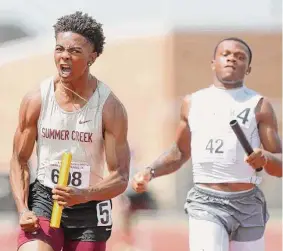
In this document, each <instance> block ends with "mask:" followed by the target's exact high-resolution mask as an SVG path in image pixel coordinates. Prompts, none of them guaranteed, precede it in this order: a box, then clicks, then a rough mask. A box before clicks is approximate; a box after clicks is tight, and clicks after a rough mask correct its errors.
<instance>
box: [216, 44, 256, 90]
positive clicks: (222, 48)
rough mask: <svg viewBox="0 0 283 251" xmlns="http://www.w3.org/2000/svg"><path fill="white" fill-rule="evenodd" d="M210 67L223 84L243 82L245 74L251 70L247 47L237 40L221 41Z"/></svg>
mask: <svg viewBox="0 0 283 251" xmlns="http://www.w3.org/2000/svg"><path fill="white" fill-rule="evenodd" d="M212 69H213V71H214V72H215V74H216V77H217V79H218V80H219V81H220V82H221V83H223V84H237V83H240V82H243V80H244V78H245V75H246V74H248V73H249V72H250V70H251V68H250V66H249V53H248V50H247V48H246V47H245V45H243V44H242V43H240V42H237V41H233V40H227V41H223V42H222V43H221V44H219V46H218V48H217V50H216V54H215V59H214V60H213V62H212Z"/></svg>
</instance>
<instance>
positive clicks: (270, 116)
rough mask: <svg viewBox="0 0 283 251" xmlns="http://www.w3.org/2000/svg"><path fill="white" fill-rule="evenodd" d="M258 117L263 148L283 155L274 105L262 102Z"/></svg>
mask: <svg viewBox="0 0 283 251" xmlns="http://www.w3.org/2000/svg"><path fill="white" fill-rule="evenodd" d="M257 116H258V121H259V128H258V129H259V136H260V140H261V144H262V146H263V148H264V149H265V150H267V151H269V152H271V153H282V145H281V140H280V137H279V134H278V124H277V118H276V114H275V112H274V110H273V107H272V105H271V104H270V102H269V101H267V100H266V99H263V100H262V104H261V107H260V112H259V113H258V114H257Z"/></svg>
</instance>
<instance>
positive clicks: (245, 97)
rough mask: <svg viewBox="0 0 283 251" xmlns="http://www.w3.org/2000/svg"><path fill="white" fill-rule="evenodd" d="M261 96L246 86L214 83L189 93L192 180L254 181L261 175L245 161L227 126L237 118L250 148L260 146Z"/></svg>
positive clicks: (242, 150) (205, 181) (235, 138)
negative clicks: (258, 111) (257, 110)
mask: <svg viewBox="0 0 283 251" xmlns="http://www.w3.org/2000/svg"><path fill="white" fill-rule="evenodd" d="M261 99H262V96H261V95H260V94H258V93H257V92H255V91H253V90H251V89H248V88H247V87H246V86H243V87H240V88H235V89H229V90H227V89H220V88H217V87H215V86H214V85H212V86H210V87H209V88H205V89H202V90H200V91H197V92H195V93H193V94H192V95H191V106H190V111H189V114H188V122H189V126H190V130H191V157H192V165H193V178H194V182H195V183H254V184H259V183H260V182H261V177H258V176H257V175H256V172H255V170H254V169H253V168H252V167H251V166H249V165H248V164H247V163H245V161H244V157H245V156H246V154H245V151H244V149H243V148H242V146H241V145H240V142H239V141H238V140H237V137H236V135H235V134H234V132H233V131H232V129H231V127H230V124H229V123H230V121H231V120H233V119H236V120H237V121H238V122H239V125H240V126H241V128H242V130H243V132H244V134H245V135H246V137H247V139H248V141H249V142H250V144H251V146H252V148H258V147H260V145H261V142H260V138H259V133H258V125H257V121H256V116H255V108H256V106H257V105H258V103H259V101H260V100H261Z"/></svg>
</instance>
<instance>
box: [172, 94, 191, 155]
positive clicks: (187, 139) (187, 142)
mask: <svg viewBox="0 0 283 251" xmlns="http://www.w3.org/2000/svg"><path fill="white" fill-rule="evenodd" d="M189 109H190V98H189V97H188V96H187V97H185V98H184V100H183V103H182V107H181V113H180V121H179V125H178V128H177V132H176V144H177V146H178V148H179V150H180V152H181V153H182V154H183V155H184V156H186V158H190V157H191V131H190V127H189V123H188V115H189Z"/></svg>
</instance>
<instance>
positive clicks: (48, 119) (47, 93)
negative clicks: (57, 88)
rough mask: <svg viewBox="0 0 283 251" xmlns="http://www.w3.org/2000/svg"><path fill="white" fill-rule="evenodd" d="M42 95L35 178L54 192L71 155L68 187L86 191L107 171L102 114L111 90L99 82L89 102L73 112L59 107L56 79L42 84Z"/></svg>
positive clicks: (50, 79)
mask: <svg viewBox="0 0 283 251" xmlns="http://www.w3.org/2000/svg"><path fill="white" fill-rule="evenodd" d="M40 91H41V99H42V102H41V112H40V117H39V120H38V139H37V171H36V178H37V179H38V180H39V182H41V183H42V184H43V185H45V186H47V187H50V188H53V187H54V185H55V184H56V183H57V182H58V177H59V169H60V165H61V158H62V155H63V153H64V152H71V153H72V164H71V170H70V174H69V181H68V185H69V186H73V187H77V188H87V187H89V186H90V185H92V184H95V183H97V182H98V181H100V180H102V179H103V173H104V167H105V153H104V143H103V142H104V140H103V129H102V111H103V106H104V104H105V102H106V100H107V98H108V96H109V94H110V93H111V90H110V88H109V87H108V86H107V85H105V84H104V83H102V82H100V81H99V82H98V85H97V88H96V90H95V92H94V93H93V95H92V97H91V98H90V99H89V101H88V102H87V103H86V104H85V105H84V106H83V107H82V108H81V109H79V110H77V111H74V112H67V111H64V110H63V109H62V108H61V107H60V106H59V105H58V103H57V101H56V97H55V92H54V80H53V78H49V79H47V80H45V81H43V82H42V83H41V85H40Z"/></svg>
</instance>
